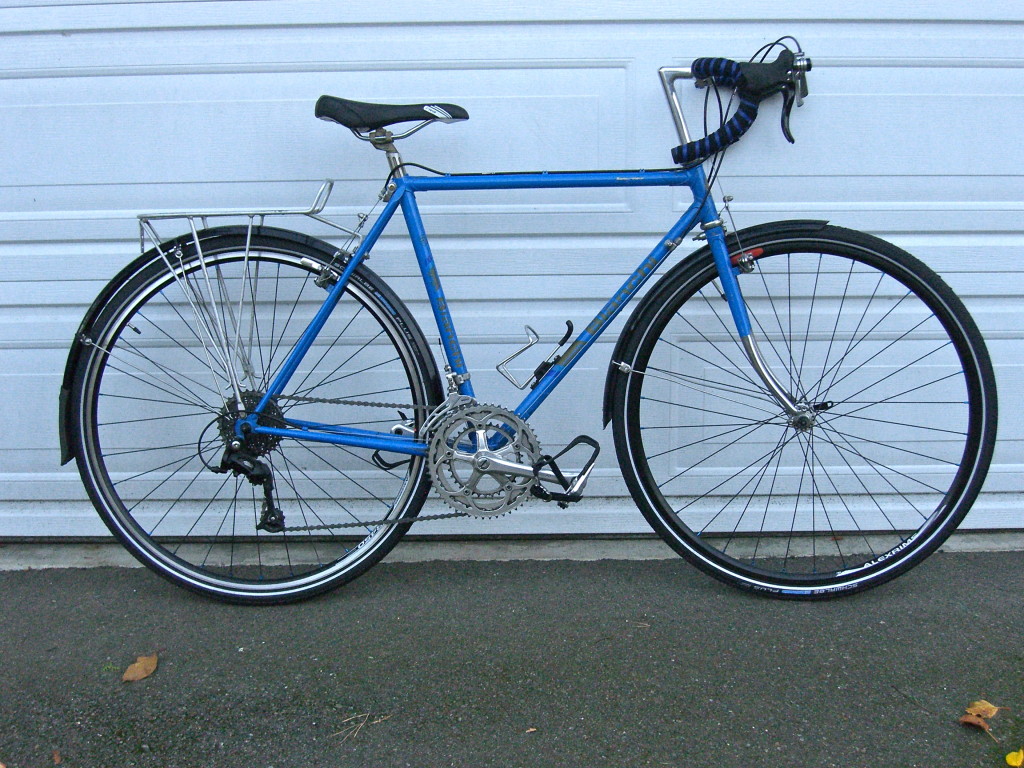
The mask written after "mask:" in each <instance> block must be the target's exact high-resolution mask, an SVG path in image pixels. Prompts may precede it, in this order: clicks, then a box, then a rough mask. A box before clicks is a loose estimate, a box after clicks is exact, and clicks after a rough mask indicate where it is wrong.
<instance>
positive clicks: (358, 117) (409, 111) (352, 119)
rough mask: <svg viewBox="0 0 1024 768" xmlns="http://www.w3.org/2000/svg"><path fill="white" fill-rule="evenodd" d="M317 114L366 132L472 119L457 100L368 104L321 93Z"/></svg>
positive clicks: (323, 118) (354, 129) (324, 118)
mask: <svg viewBox="0 0 1024 768" xmlns="http://www.w3.org/2000/svg"><path fill="white" fill-rule="evenodd" d="M316 116H317V117H319V118H320V119H321V120H330V121H331V122H333V123H338V124H340V125H344V126H345V127H346V128H351V129H352V130H353V131H363V132H368V131H374V130H377V129H378V128H383V127H385V126H387V125H394V124H395V123H406V122H410V121H412V120H416V121H423V120H440V121H441V122H442V123H454V122H455V121H456V120H468V119H469V113H468V112H467V111H466V110H464V109H463V108H462V107H460V106H458V105H456V104H439V103H436V102H434V103H427V104H369V103H367V102H365V101H350V100H349V99H339V98H337V97H336V96H321V97H320V98H319V99H318V100H317V102H316Z"/></svg>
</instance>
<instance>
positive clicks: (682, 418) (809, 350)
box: [612, 223, 996, 598]
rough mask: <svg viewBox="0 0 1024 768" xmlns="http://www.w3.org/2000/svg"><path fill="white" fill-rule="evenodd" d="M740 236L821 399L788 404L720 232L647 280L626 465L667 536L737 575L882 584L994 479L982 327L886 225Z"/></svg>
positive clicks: (755, 292) (720, 570)
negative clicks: (729, 282) (736, 288)
mask: <svg viewBox="0 0 1024 768" xmlns="http://www.w3.org/2000/svg"><path fill="white" fill-rule="evenodd" d="M741 235H745V236H744V237H741V238H740V244H737V240H736V238H735V237H733V238H731V245H730V248H734V249H735V250H733V263H734V264H737V265H738V266H740V267H742V266H744V265H745V266H746V267H747V268H752V271H751V272H749V273H746V272H742V271H741V272H740V273H739V282H740V285H741V288H742V290H743V293H744V297H745V299H746V302H747V305H748V308H749V311H750V316H751V323H752V327H753V331H754V336H755V337H756V339H757V342H758V344H759V349H760V352H761V356H762V357H763V358H764V359H765V360H766V361H767V363H768V365H769V367H770V368H771V369H772V370H773V371H774V373H775V375H776V377H777V378H778V379H779V380H780V382H781V384H782V386H783V387H784V388H787V389H788V391H789V392H790V393H791V394H792V395H793V396H794V397H795V398H796V399H797V400H799V401H800V402H802V403H803V405H804V407H805V409H806V412H805V413H804V415H803V417H802V418H801V419H796V418H790V417H788V416H787V415H786V414H785V413H784V411H783V409H782V408H781V407H780V406H779V405H778V404H777V402H776V401H775V400H774V399H773V398H772V397H771V396H770V395H769V393H768V390H767V388H766V387H765V386H764V385H763V384H762V383H761V381H760V379H759V378H757V376H756V374H755V373H754V371H753V369H752V368H751V366H750V364H749V362H748V360H747V356H746V354H745V352H744V350H743V348H742V347H741V345H740V342H739V339H738V338H737V336H736V331H735V326H734V325H733V323H732V319H731V316H730V314H729V309H728V307H727V305H726V302H725V301H724V300H723V298H722V294H721V292H720V291H719V288H718V285H717V282H718V281H717V273H716V271H715V267H714V264H713V262H712V259H711V255H710V252H709V251H708V250H707V248H705V249H703V250H702V251H699V252H697V253H696V254H694V255H693V256H692V257H690V258H689V259H687V260H686V261H684V262H682V263H681V264H680V265H678V266H677V267H676V268H675V269H673V270H672V271H671V272H670V273H669V274H667V275H666V276H665V278H663V279H662V281H660V282H659V283H658V285H657V286H656V287H655V288H654V289H652V291H651V292H650V293H649V294H648V296H647V297H646V298H645V300H644V303H643V305H642V306H641V307H639V308H638V310H637V315H636V319H635V320H632V321H631V326H630V335H629V338H628V339H627V340H626V341H625V342H624V344H623V347H622V349H621V351H620V353H619V357H618V358H617V359H616V361H615V362H616V363H625V364H626V365H628V366H629V370H630V371H632V372H629V373H618V374H614V375H618V376H621V379H620V380H619V381H618V382H617V383H616V390H615V392H614V395H613V401H612V402H613V409H614V410H613V418H614V422H615V430H614V433H615V443H616V450H617V453H618V458H619V463H620V466H621V467H622V471H623V475H624V477H625V479H626V482H627V484H628V485H629V488H630V491H631V493H632V495H633V497H634V499H635V501H636V503H637V504H638V506H639V507H640V509H641V510H642V512H643V514H644V515H645V517H646V518H647V520H648V521H649V522H650V524H651V525H652V526H653V527H654V529H655V530H656V531H657V532H658V533H659V534H660V535H661V536H662V538H664V539H665V541H666V542H667V543H668V544H669V545H670V546H672V547H673V548H674V549H675V550H676V551H677V552H679V553H680V554H681V555H683V556H684V557H685V558H687V559H688V560H689V561H690V562H692V563H694V564H695V565H697V566H698V567H700V568H701V569H703V570H704V571H706V572H707V573H709V574H711V575H712V576H714V577H716V578H718V579H720V580H722V581H724V582H726V583H729V584H733V585H735V586H739V587H742V588H745V589H749V590H755V591H759V592H765V593H768V594H772V595H776V596H779V597H798V598H818V597H829V596H833V595H837V594H840V593H849V592H854V591H857V590H861V589H865V588H868V587H872V586H876V585H878V584H881V583H883V582H885V581H887V580H889V579H891V578H893V577H895V576H897V575H898V574H900V573H903V572H905V571H907V570H908V569H909V568H911V567H913V566H914V565H916V564H917V563H920V562H921V561H922V560H923V559H924V558H925V557H927V556H928V555H929V554H931V553H932V552H933V551H935V549H936V548H937V547H938V546H939V545H940V544H941V543H942V542H943V541H944V540H945V539H946V537H947V536H949V534H950V533H951V532H952V531H953V530H954V529H955V528H956V527H957V525H958V524H959V523H960V521H961V520H962V519H963V517H964V515H966V514H967V511H968V510H969V509H970V507H971V504H972V503H973V502H974V500H975V498H976V497H977V495H978V492H979V491H980V489H981V486H982V483H983V481H984V479H985V474H986V472H987V471H988V466H989V462H990V460H991V456H992V450H993V446H994V444H995V436H996V388H995V378H994V375H993V372H992V365H991V363H990V361H989V356H988V352H987V351H986V349H985V344H984V342H983V341H982V338H981V335H980V333H979V332H978V329H977V327H976V326H975V324H974V322H973V320H972V319H971V317H970V316H969V315H968V313H967V310H966V309H965V308H964V306H963V304H962V302H961V301H960V300H959V299H958V298H957V296H956V295H955V294H954V293H953V291H952V290H951V289H950V288H949V287H948V286H947V285H946V284H945V283H944V282H942V280H941V279H940V278H939V277H938V276H937V275H936V274H935V273H934V272H933V271H932V270H931V269H929V268H928V267H927V266H925V265H924V264H923V263H921V262H920V261H919V260H917V259H915V258H914V257H912V256H911V255H909V254H907V253H906V252H904V251H902V250H900V249H899V248H896V247H895V246H893V245H891V244H889V243H886V242H884V241H882V240H879V239H878V238H875V237H871V236H868V235H865V234H863V233H858V232H853V231H850V230H845V229H841V228H838V227H832V226H824V225H822V224H821V223H818V224H812V223H806V224H803V223H797V224H796V225H794V224H793V223H788V224H781V223H780V224H778V225H765V226H764V227H758V228H754V229H753V230H750V231H747V232H746V233H741ZM744 255H746V257H745V258H743V257H744ZM740 259H742V260H743V262H744V264H741V263H740Z"/></svg>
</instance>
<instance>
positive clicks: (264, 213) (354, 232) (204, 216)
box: [138, 179, 363, 253]
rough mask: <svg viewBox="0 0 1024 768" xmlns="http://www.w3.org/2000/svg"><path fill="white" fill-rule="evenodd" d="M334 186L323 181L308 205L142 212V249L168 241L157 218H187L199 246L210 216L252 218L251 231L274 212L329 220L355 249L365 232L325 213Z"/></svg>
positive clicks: (348, 244) (330, 182) (333, 227)
mask: <svg viewBox="0 0 1024 768" xmlns="http://www.w3.org/2000/svg"><path fill="white" fill-rule="evenodd" d="M333 189H334V180H333V179H327V180H325V181H324V183H323V184H321V185H320V189H319V191H318V192H317V193H316V197H315V198H313V203H312V205H310V206H309V207H308V208H272V209H267V210H257V211H247V210H244V209H239V208H221V209H211V210H204V211H179V212H161V213H143V214H139V217H138V219H139V249H140V251H141V252H142V253H145V252H146V250H147V248H146V244H147V242H150V243H152V246H153V247H155V248H157V249H158V250H159V249H160V244H161V243H162V242H164V240H165V238H161V237H160V236H159V235H158V234H157V231H156V227H155V226H154V222H157V221H174V220H182V221H187V222H188V227H189V229H190V230H191V232H192V237H193V238H194V239H195V241H196V245H197V246H198V245H199V242H198V241H199V229H206V228H207V227H208V226H209V220H210V219H241V220H243V221H246V222H248V224H247V226H248V229H249V233H250V235H251V234H252V229H253V227H261V226H263V224H264V222H265V221H266V220H267V219H268V218H270V217H271V216H305V217H306V218H309V219H313V220H314V221H318V222H320V223H321V224H326V225H327V226H328V227H331V228H332V229H335V230H338V231H339V232H343V233H344V234H346V235H348V241H347V242H346V243H345V245H344V247H343V250H345V251H349V252H353V251H355V250H356V249H357V248H358V247H359V245H360V243H361V242H362V240H363V237H362V235H360V234H359V230H358V229H350V228H349V227H345V226H342V225H341V224H338V223H337V222H335V221H331V220H330V219H328V218H327V217H326V216H323V215H322V214H323V211H324V209H325V208H326V207H327V201H328V200H329V199H330V197H331V192H332V191H333ZM197 221H198V222H199V227H198V228H197V226H196V222H197ZM361 223H362V220H361V221H360V224H361Z"/></svg>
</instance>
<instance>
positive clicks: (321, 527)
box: [281, 512, 469, 533]
mask: <svg viewBox="0 0 1024 768" xmlns="http://www.w3.org/2000/svg"><path fill="white" fill-rule="evenodd" d="M452 517H469V513H468V512H448V513H446V514H443V515H419V516H418V517H402V518H399V519H398V520H367V521H365V522H355V523H325V524H324V525H294V526H291V525H290V526H287V527H285V528H282V529H281V533H297V532H300V531H329V530H334V529H335V528H365V527H367V526H373V525H388V526H391V525H399V524H401V523H418V522H419V521H421V520H447V519H449V518H452Z"/></svg>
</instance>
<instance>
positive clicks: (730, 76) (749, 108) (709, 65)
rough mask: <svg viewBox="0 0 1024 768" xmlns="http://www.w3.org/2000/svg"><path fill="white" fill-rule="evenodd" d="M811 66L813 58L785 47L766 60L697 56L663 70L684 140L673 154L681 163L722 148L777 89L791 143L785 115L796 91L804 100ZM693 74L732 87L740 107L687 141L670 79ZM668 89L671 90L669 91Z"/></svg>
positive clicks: (702, 81)
mask: <svg viewBox="0 0 1024 768" xmlns="http://www.w3.org/2000/svg"><path fill="white" fill-rule="evenodd" d="M810 69H811V60H810V59H809V58H807V57H806V56H804V55H803V54H802V53H797V54H794V53H793V52H792V51H790V50H789V49H784V50H783V51H782V52H781V53H780V54H779V56H778V58H776V59H775V61H773V62H770V63H762V62H737V61H733V60H731V59H721V58H700V59H696V60H695V61H694V62H693V64H692V65H691V66H690V69H689V71H687V70H663V71H662V82H663V84H664V85H665V89H666V95H667V96H668V97H669V103H670V106H671V107H672V110H673V115H674V116H675V117H676V125H677V127H678V128H679V129H680V131H679V132H680V138H681V139H682V140H683V141H684V143H683V144H680V145H679V146H678V147H675V148H674V149H673V150H672V159H673V160H674V161H675V162H677V163H680V164H683V163H690V162H694V161H697V160H701V159H703V158H705V157H708V156H709V155H713V154H715V153H716V152H720V151H721V150H723V149H725V148H726V147H727V146H729V145H730V144H735V143H736V142H737V141H739V140H740V138H741V137H742V136H743V134H745V133H746V132H747V131H748V130H749V129H750V126H751V125H753V124H754V120H756V119H757V113H758V107H759V105H760V103H761V102H762V101H763V100H764V99H766V98H768V97H769V96H773V95H774V94H776V93H780V92H781V93H782V94H783V108H782V132H783V134H785V136H786V138H787V139H788V140H789V141H790V143H792V142H793V141H794V139H793V135H792V133H790V130H789V116H790V112H791V111H792V109H793V103H794V101H795V100H796V98H797V94H798V93H799V97H800V101H801V103H802V100H803V97H804V96H806V95H807V79H806V77H805V73H806V72H808V71H810ZM687 76H689V77H694V78H696V79H697V81H698V83H697V84H698V86H700V85H701V84H712V85H716V86H722V87H727V88H735V89H736V95H737V97H738V98H739V106H738V107H737V108H736V112H735V113H734V114H733V116H732V117H731V118H730V119H729V120H728V121H727V122H726V123H725V124H724V125H722V127H720V128H719V129H718V130H716V131H714V132H712V133H710V134H708V135H707V136H705V137H704V138H703V139H698V140H697V141H689V138H690V137H689V135H688V133H687V131H686V125H685V123H684V122H683V121H682V115H681V114H680V113H679V105H678V101H676V100H675V99H674V96H675V91H674V86H672V83H673V82H674V80H675V79H676V78H678V77H687ZM670 89H671V93H670V92H669V91H670Z"/></svg>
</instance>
